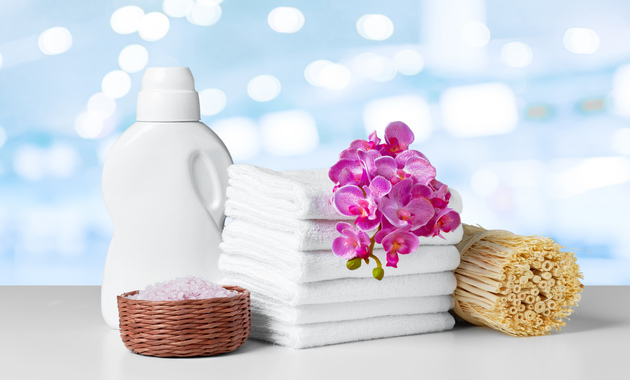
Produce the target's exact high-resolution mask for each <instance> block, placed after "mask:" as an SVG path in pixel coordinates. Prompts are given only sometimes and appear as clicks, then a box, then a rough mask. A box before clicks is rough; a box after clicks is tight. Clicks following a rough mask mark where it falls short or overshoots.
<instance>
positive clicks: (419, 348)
mask: <svg viewBox="0 0 630 380" xmlns="http://www.w3.org/2000/svg"><path fill="white" fill-rule="evenodd" d="M0 300H1V301H2V307H1V308H0V379H3V380H13V379H151V380H159V379H197V378H199V379H300V380H301V379H318V380H324V379H348V380H350V379H362V380H365V379H383V380H389V379H407V378H414V379H510V380H511V379H525V378H528V379H531V380H535V379H547V378H555V379H572V380H573V379H630V370H628V368H629V367H628V361H630V302H629V301H630V287H604V286H601V287H586V288H585V289H584V293H583V296H582V301H581V302H580V306H579V307H578V308H577V309H576V312H575V313H574V314H573V316H572V317H571V321H569V322H568V323H567V326H566V327H565V328H564V329H563V330H562V332H559V333H558V332H556V333H554V334H552V335H550V336H543V337H533V338H513V337H510V336H507V335H504V334H501V333H499V332H496V331H493V330H490V329H488V328H480V327H474V326H471V325H467V324H461V325H457V326H456V327H455V329H454V330H452V331H447V332H441V333H433V334H423V335H415V336H407V337H400V338H391V339H381V340H374V341H368V342H356V343H347V344H340V345H334V346H328V347H319V348H312V349H307V350H292V349H287V348H283V347H278V346H273V345H270V344H267V343H263V342H259V341H253V340H248V341H247V342H246V343H245V344H244V345H243V346H242V347H240V348H239V349H237V350H236V351H234V352H232V353H229V354H223V355H217V356H212V357H206V358H188V359H170V358H168V359H164V358H154V357H147V356H142V355H136V354H133V353H131V352H130V351H128V350H127V349H126V348H125V347H124V345H123V343H122V341H121V339H120V335H119V333H118V330H110V329H109V328H108V327H107V326H106V325H105V323H104V322H103V320H102V319H101V314H100V287H98V286H68V287H63V286H54V287H46V286H32V287H29V286H17V287H13V286H0Z"/></svg>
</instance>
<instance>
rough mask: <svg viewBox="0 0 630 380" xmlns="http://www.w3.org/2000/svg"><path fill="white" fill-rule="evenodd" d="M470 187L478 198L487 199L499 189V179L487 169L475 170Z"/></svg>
mask: <svg viewBox="0 0 630 380" xmlns="http://www.w3.org/2000/svg"><path fill="white" fill-rule="evenodd" d="M470 186H471V187H472V189H473V191H474V192H475V193H476V194H477V195H479V196H480V197H484V198H485V197H489V196H491V195H492V194H494V192H495V191H496V190H497V188H498V187H499V178H497V176H496V174H494V173H493V172H491V171H490V170H488V169H481V170H477V171H476V172H475V174H473V176H472V178H471V180H470Z"/></svg>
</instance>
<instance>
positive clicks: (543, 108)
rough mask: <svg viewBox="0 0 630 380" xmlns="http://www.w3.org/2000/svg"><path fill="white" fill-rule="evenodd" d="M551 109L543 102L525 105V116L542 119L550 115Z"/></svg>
mask: <svg viewBox="0 0 630 380" xmlns="http://www.w3.org/2000/svg"><path fill="white" fill-rule="evenodd" d="M551 114H552V109H551V107H550V106H548V105H545V104H537V105H532V106H529V107H527V109H526V110H525V117H526V118H528V119H531V120H544V119H548V118H549V117H551Z"/></svg>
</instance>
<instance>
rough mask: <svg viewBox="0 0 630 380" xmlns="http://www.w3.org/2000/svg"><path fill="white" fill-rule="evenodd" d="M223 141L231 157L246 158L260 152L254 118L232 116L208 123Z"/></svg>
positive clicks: (242, 159)
mask: <svg viewBox="0 0 630 380" xmlns="http://www.w3.org/2000/svg"><path fill="white" fill-rule="evenodd" d="M210 129H212V130H213V131H214V132H215V133H216V134H217V135H218V136H219V137H220V138H221V140H222V141H223V142H224V143H225V146H226V147H227V148H228V150H229V151H230V155H231V156H232V159H233V160H234V161H235V162H237V161H244V160H248V159H250V158H252V157H255V156H256V155H257V154H258V152H260V140H261V139H260V132H259V131H258V126H257V125H256V123H255V122H254V120H252V119H250V118H247V117H232V118H229V119H222V120H218V121H216V122H214V123H212V124H211V125H210Z"/></svg>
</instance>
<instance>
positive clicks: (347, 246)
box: [332, 237, 356, 260]
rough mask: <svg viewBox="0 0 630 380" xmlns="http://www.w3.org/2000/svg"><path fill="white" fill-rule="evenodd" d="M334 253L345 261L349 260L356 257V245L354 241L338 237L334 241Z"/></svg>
mask: <svg viewBox="0 0 630 380" xmlns="http://www.w3.org/2000/svg"><path fill="white" fill-rule="evenodd" d="M332 251H333V252H334V253H335V255H337V256H339V257H341V258H343V259H345V260H349V259H351V258H353V257H355V255H356V251H355V245H354V244H353V241H352V240H351V239H349V238H344V237H338V238H336V239H335V240H333V243H332Z"/></svg>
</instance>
